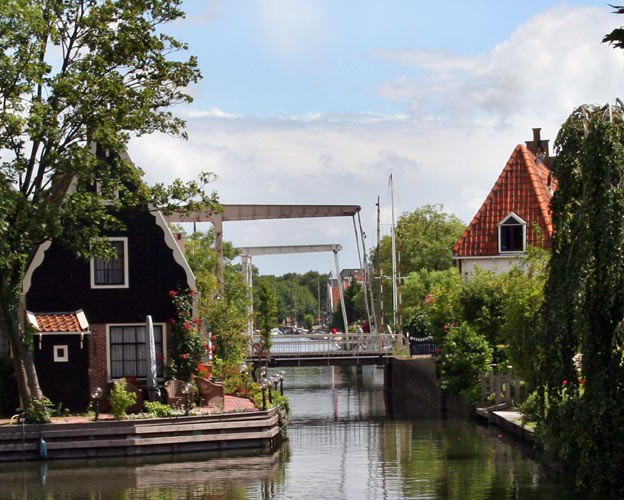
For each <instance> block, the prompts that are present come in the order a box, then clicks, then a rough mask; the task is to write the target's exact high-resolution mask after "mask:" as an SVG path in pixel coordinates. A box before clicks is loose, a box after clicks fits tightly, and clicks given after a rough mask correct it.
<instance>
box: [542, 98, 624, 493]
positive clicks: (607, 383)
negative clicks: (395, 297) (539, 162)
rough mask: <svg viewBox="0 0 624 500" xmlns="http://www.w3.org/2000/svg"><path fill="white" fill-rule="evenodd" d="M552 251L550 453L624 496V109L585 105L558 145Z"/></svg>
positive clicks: (546, 412)
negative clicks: (622, 465) (622, 466)
mask: <svg viewBox="0 0 624 500" xmlns="http://www.w3.org/2000/svg"><path fill="white" fill-rule="evenodd" d="M555 147H556V149H557V152H558V154H557V157H556V159H555V161H554V162H553V165H552V169H553V174H554V176H555V177H556V178H557V181H558V189H557V191H556V192H555V194H554V196H553V200H552V207H553V213H554V220H553V222H554V225H555V227H556V229H557V230H556V232H555V236H554V239H553V251H552V257H551V260H550V267H549V275H548V279H547V282H546V290H545V301H544V312H545V317H544V319H545V325H544V328H543V329H542V331H541V335H540V337H539V339H538V350H537V353H536V354H538V355H539V358H538V362H539V365H538V376H539V379H538V380H539V382H540V385H541V390H540V398H539V400H540V410H541V415H540V420H541V421H540V425H539V430H540V432H541V433H542V435H543V436H544V444H545V449H546V451H547V452H548V453H549V454H550V455H551V456H552V457H553V458H554V459H555V460H557V461H559V462H563V463H564V464H566V465H567V466H568V467H570V468H571V469H572V470H573V471H574V472H575V477H576V478H577V481H579V482H580V483H581V484H583V485H584V486H586V487H588V488H590V489H593V490H595V493H596V494H597V495H598V496H600V497H612V498H615V497H621V496H622V495H624V477H623V476H622V474H621V467H620V464H622V463H623V462H624V431H623V429H624V390H623V388H624V250H623V249H624V183H623V179H624V109H623V108H622V107H619V106H609V105H607V106H604V107H598V106H582V107H580V108H578V109H576V110H575V111H574V112H573V113H572V115H571V116H570V117H569V118H568V120H567V121H566V122H565V123H564V125H563V126H562V128H561V131H560V132H559V134H558V136H557V140H556V143H555Z"/></svg>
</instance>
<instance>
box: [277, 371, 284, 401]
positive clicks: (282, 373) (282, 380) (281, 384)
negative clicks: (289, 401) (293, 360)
mask: <svg viewBox="0 0 624 500" xmlns="http://www.w3.org/2000/svg"><path fill="white" fill-rule="evenodd" d="M278 375H279V384H280V394H281V395H282V396H283V395H284V372H279V374H278Z"/></svg>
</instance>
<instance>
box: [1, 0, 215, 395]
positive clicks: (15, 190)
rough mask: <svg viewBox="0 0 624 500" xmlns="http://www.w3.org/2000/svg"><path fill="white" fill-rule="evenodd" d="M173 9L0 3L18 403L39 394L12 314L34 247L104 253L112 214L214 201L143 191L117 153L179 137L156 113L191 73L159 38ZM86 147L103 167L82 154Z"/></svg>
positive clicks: (131, 2) (173, 46)
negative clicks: (133, 140)
mask: <svg viewBox="0 0 624 500" xmlns="http://www.w3.org/2000/svg"><path fill="white" fill-rule="evenodd" d="M179 5H180V0H5V1H3V2H0V97H1V98H0V324H4V325H5V328H6V329H7V331H8V335H9V339H10V343H11V346H12V351H13V355H14V361H15V371H16V375H17V381H18V386H19V391H20V394H21V397H22V401H23V402H24V404H26V405H28V404H29V402H31V401H32V399H33V398H41V397H42V394H41V389H40V387H39V383H38V380H37V375H36V371H35V367H34V363H33V359H32V353H31V350H30V336H29V334H28V332H27V331H26V330H25V328H24V326H23V323H24V322H23V321H22V320H21V318H20V314H19V311H20V305H19V304H20V295H21V292H22V279H23V276H24V272H25V269H26V266H27V265H28V262H29V261H30V260H31V259H32V258H33V255H34V253H35V251H36V249H37V246H38V245H39V244H41V243H43V242H46V241H50V240H55V241H58V242H60V243H62V244H63V245H65V246H66V247H67V248H69V249H70V250H73V251H74V252H75V254H76V255H77V256H79V257H83V258H87V257H89V256H91V255H94V254H95V255H101V256H110V255H111V254H112V252H113V250H112V249H111V247H110V246H109V244H108V242H107V241H106V240H105V238H103V237H102V235H103V234H104V233H105V232H106V231H109V230H118V229H120V228H121V227H122V224H121V222H120V219H119V218H118V217H117V215H118V214H119V210H121V209H122V208H124V209H125V210H132V209H133V208H137V207H144V208H147V206H148V205H151V206H152V207H154V208H164V209H172V208H174V207H179V206H180V205H185V206H187V207H188V208H196V207H199V206H206V205H214V203H215V196H213V195H212V194H209V195H206V194H205V193H204V191H203V189H202V184H203V182H202V184H198V183H194V182H193V183H189V184H183V183H181V182H179V181H176V182H174V183H173V185H172V186H170V187H165V186H163V185H157V186H155V187H153V188H147V187H146V186H145V185H144V184H143V183H142V181H141V176H142V172H141V171H140V170H139V169H138V168H136V167H134V166H133V165H132V164H131V163H130V162H129V161H127V160H125V159H124V158H125V156H124V154H123V153H124V151H125V148H126V145H127V143H128V140H129V138H130V137H131V136H140V135H143V134H148V133H151V132H155V131H160V132H165V133H170V134H175V135H182V136H184V133H183V127H184V122H183V121H182V120H180V119H178V118H176V117H174V116H173V115H172V114H171V112H169V111H167V107H168V106H170V105H175V104H178V103H184V102H190V101H191V97H190V96H189V95H188V94H187V93H186V90H185V89H186V88H187V87H188V86H189V85H190V84H192V83H194V82H196V81H198V79H199V78H200V76H201V75H200V72H199V70H198V68H197V61H196V60H195V58H194V57H189V58H185V56H184V54H183V52H184V51H185V50H186V49H187V47H186V45H185V44H183V43H181V42H180V41H178V40H176V39H175V38H173V37H171V36H169V35H167V34H166V33H165V32H164V31H163V25H165V24H166V23H168V22H170V21H173V20H176V19H178V18H181V17H182V16H183V12H182V11H181V10H180V8H179ZM92 143H97V144H99V145H100V146H101V148H102V151H103V152H104V153H105V154H104V156H108V158H106V159H105V161H103V160H101V159H99V158H98V157H96V156H95V155H94V154H92V151H91V149H90V147H89V145H90V144H92ZM96 180H97V182H98V184H99V188H100V189H99V190H96V189H93V186H94V185H95V183H96ZM201 180H202V181H207V180H208V177H207V176H202V179H201ZM116 193H118V196H113V194H116ZM104 200H113V202H112V205H105V204H104V203H103V201H104ZM193 201H194V203H191V202H193Z"/></svg>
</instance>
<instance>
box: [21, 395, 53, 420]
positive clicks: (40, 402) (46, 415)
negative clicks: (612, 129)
mask: <svg viewBox="0 0 624 500" xmlns="http://www.w3.org/2000/svg"><path fill="white" fill-rule="evenodd" d="M53 409H54V405H53V404H52V401H50V400H49V399H48V398H46V397H43V398H41V399H33V400H32V402H31V403H30V404H29V405H28V406H27V407H26V408H25V409H24V419H25V420H26V423H27V424H47V423H49V422H50V415H51V413H52V410H53Z"/></svg>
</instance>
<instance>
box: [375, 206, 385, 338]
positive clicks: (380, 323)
mask: <svg viewBox="0 0 624 500" xmlns="http://www.w3.org/2000/svg"><path fill="white" fill-rule="evenodd" d="M380 242H381V207H380V204H379V196H377V252H376V253H375V267H377V277H378V279H379V321H377V326H378V328H379V333H383V325H384V299H383V278H384V277H383V273H382V271H381V265H380V264H379V262H380V260H379V254H380V252H381V250H380V246H379V244H380Z"/></svg>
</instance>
